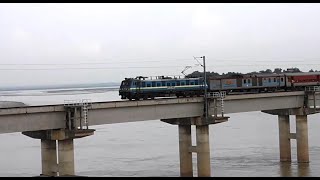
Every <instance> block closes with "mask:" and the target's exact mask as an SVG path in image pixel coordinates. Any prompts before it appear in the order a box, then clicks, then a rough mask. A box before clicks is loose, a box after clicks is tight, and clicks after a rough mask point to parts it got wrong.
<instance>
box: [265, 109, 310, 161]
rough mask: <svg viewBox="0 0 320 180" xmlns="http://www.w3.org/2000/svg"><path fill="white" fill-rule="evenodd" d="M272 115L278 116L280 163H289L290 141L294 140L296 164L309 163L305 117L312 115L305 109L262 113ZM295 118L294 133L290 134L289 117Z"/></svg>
mask: <svg viewBox="0 0 320 180" xmlns="http://www.w3.org/2000/svg"><path fill="white" fill-rule="evenodd" d="M262 112H265V113H268V114H272V115H278V121H279V148H280V161H281V162H291V143H290V140H291V139H296V143H297V160H298V163H308V162H309V144H308V121H307V115H308V114H313V113H314V111H310V110H308V109H307V108H297V109H280V110H268V111H262ZM290 115H295V116H296V133H290V120H289V116H290Z"/></svg>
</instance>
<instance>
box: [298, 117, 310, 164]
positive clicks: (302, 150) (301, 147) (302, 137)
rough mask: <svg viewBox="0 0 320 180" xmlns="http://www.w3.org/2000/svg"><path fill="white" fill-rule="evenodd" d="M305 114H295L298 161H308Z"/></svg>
mask: <svg viewBox="0 0 320 180" xmlns="http://www.w3.org/2000/svg"><path fill="white" fill-rule="evenodd" d="M307 120H308V119H307V115H296V139H297V156H298V157H297V158H298V162H300V163H307V162H309V144H308V121H307Z"/></svg>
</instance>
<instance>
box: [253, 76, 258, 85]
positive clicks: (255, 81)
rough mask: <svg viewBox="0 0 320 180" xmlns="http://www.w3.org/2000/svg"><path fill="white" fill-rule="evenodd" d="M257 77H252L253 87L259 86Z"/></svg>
mask: <svg viewBox="0 0 320 180" xmlns="http://www.w3.org/2000/svg"><path fill="white" fill-rule="evenodd" d="M257 84H258V82H257V77H252V86H257Z"/></svg>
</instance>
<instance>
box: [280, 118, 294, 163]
mask: <svg viewBox="0 0 320 180" xmlns="http://www.w3.org/2000/svg"><path fill="white" fill-rule="evenodd" d="M278 122H279V149H280V161H281V162H291V141H290V119H289V115H279V116H278Z"/></svg>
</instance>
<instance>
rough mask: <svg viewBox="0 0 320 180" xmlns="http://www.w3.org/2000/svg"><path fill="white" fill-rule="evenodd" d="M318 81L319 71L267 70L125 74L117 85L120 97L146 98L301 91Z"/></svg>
mask: <svg viewBox="0 0 320 180" xmlns="http://www.w3.org/2000/svg"><path fill="white" fill-rule="evenodd" d="M319 85H320V72H294V73H281V74H276V73H270V74H243V75H232V76H215V77H208V78H207V82H204V79H203V78H202V77H186V76H185V77H182V78H180V77H177V76H174V77H169V76H156V77H155V78H148V77H143V76H137V77H135V78H125V79H124V80H123V81H122V82H121V85H120V89H119V96H121V99H129V100H133V99H134V100H141V99H143V100H146V99H154V98H155V97H172V96H176V97H178V98H179V97H194V96H198V97H199V96H202V95H203V94H204V90H205V88H206V89H207V91H208V92H221V91H225V92H226V94H237V93H238V94H239V93H268V92H277V91H301V90H304V89H305V87H307V86H319Z"/></svg>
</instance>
